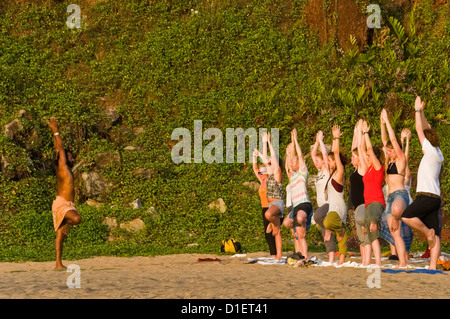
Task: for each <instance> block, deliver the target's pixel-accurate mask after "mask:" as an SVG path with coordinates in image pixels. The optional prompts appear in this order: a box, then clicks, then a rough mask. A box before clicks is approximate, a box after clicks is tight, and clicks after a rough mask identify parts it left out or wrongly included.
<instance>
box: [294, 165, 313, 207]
mask: <svg viewBox="0 0 450 319" xmlns="http://www.w3.org/2000/svg"><path fill="white" fill-rule="evenodd" d="M302 170H303V172H302ZM308 177H309V173H308V168H307V167H306V165H304V167H303V168H302V169H300V170H299V171H298V172H294V173H292V176H291V179H290V183H289V189H290V193H291V199H290V200H291V203H292V205H293V207H295V206H297V205H298V204H301V203H304V202H310V200H309V196H308V190H307V185H308Z"/></svg>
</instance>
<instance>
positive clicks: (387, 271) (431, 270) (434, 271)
mask: <svg viewBox="0 0 450 319" xmlns="http://www.w3.org/2000/svg"><path fill="white" fill-rule="evenodd" d="M381 271H382V272H386V273H389V274H397V273H399V272H406V273H419V274H431V275H434V274H443V275H448V274H446V273H444V272H442V271H441V270H433V269H414V270H402V269H383V270H381Z"/></svg>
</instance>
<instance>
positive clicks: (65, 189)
mask: <svg viewBox="0 0 450 319" xmlns="http://www.w3.org/2000/svg"><path fill="white" fill-rule="evenodd" d="M49 126H50V129H51V130H52V133H53V142H54V146H55V151H56V159H55V161H54V168H55V171H56V181H57V196H56V199H55V200H54V201H53V204H52V214H53V225H54V228H55V231H56V241H55V250H56V268H55V269H66V267H65V266H64V265H63V264H62V251H63V243H64V240H65V238H66V237H67V235H68V234H69V229H70V226H75V225H78V224H79V223H80V222H81V216H80V214H79V213H78V211H77V209H76V208H75V204H74V203H73V202H74V198H75V189H74V178H73V174H72V167H73V164H74V162H75V160H74V158H73V156H72V153H71V152H70V151H68V150H66V149H65V148H64V144H63V141H62V139H61V136H60V135H59V130H58V121H57V119H56V118H55V117H52V118H51V119H50V121H49Z"/></svg>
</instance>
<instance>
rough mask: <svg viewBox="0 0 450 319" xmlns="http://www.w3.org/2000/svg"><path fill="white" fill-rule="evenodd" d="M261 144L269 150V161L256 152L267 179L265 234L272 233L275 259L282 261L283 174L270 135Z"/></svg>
mask: <svg viewBox="0 0 450 319" xmlns="http://www.w3.org/2000/svg"><path fill="white" fill-rule="evenodd" d="M262 138H263V144H265V143H267V145H268V146H269V150H270V159H269V158H268V157H267V156H263V154H261V153H260V152H259V151H256V155H257V156H259V157H260V158H261V160H262V161H263V163H264V165H265V167H266V169H267V173H268V175H269V177H268V178H267V181H266V184H267V192H266V196H267V201H268V203H269V205H268V207H269V208H268V209H267V211H266V213H265V216H266V218H267V220H268V221H269V222H270V223H269V225H268V226H267V230H266V232H267V233H272V235H273V236H275V244H276V249H277V255H276V258H277V259H279V260H281V259H282V238H281V231H280V226H281V219H282V218H283V214H284V201H283V180H282V177H283V173H282V170H281V167H280V165H279V163H278V158H277V154H276V153H275V150H274V148H273V146H272V143H271V141H270V134H264V135H263V137H262Z"/></svg>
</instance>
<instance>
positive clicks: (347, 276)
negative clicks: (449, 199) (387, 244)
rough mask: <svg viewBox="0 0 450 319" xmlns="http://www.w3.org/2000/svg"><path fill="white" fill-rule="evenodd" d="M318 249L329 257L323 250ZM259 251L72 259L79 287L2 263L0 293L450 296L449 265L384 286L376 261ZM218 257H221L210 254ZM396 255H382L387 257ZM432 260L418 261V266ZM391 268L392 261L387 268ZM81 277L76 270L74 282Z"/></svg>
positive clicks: (38, 267) (387, 277)
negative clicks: (289, 258)
mask: <svg viewBox="0 0 450 319" xmlns="http://www.w3.org/2000/svg"><path fill="white" fill-rule="evenodd" d="M285 255H287V254H285ZM312 256H316V257H317V258H318V260H320V258H322V259H324V260H325V254H324V253H314V254H312ZM261 257H269V256H268V255H267V253H264V252H260V253H251V254H246V255H238V256H235V257H231V256H230V255H226V256H224V255H220V256H219V255H206V254H182V255H169V256H155V257H127V258H125V257H94V258H90V259H82V260H75V261H64V264H65V265H66V266H68V265H70V264H75V265H78V267H79V269H80V270H79V271H80V272H79V274H80V276H79V286H80V288H69V287H68V277H69V276H71V275H73V274H75V273H69V272H66V271H55V270H53V268H54V262H24V263H0V273H1V281H0V298H2V299H36V298H39V299H56V298H58V299H129V298H131V299H330V298H339V299H374V298H375V299H376V298H383V299H397V298H401V299H417V298H419V299H422V298H424V299H430V298H431V299H446V298H449V296H450V276H449V275H448V273H449V272H443V273H437V274H429V273H408V272H400V273H385V272H381V271H379V272H378V275H379V276H378V278H379V282H378V284H379V288H378V287H376V286H374V283H375V282H376V281H375V280H374V279H373V278H375V277H374V276H375V274H376V273H375V270H374V269H371V268H368V269H367V268H354V267H341V268H337V267H335V266H328V267H324V266H316V267H314V266H313V267H294V266H292V265H289V264H268V265H267V264H261V263H259V262H255V261H258V260H263V258H261ZM216 258H217V259H220V261H211V259H212V260H214V259H216ZM252 258H257V259H252ZM258 258H259V259H258ZM199 259H200V260H201V259H209V261H208V260H206V261H199ZM346 261H348V263H354V264H357V263H359V261H360V260H359V259H358V257H352V258H347V259H346ZM390 262H391V261H389V260H384V261H383V264H384V265H386V264H389V263H390ZM394 263H395V262H394ZM427 264H428V262H426V261H423V262H416V263H414V267H416V268H417V267H424V266H426V265H427ZM389 268H390V266H389V265H388V266H385V268H381V269H389ZM378 270H380V268H379V269H378ZM369 276H372V277H371V278H372V279H370V278H369ZM75 283H76V281H75V280H74V279H73V276H72V277H71V280H70V282H69V284H72V285H73V284H75ZM368 283H369V284H368ZM370 283H372V284H370ZM370 285H371V286H372V287H373V288H369V286H370Z"/></svg>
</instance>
